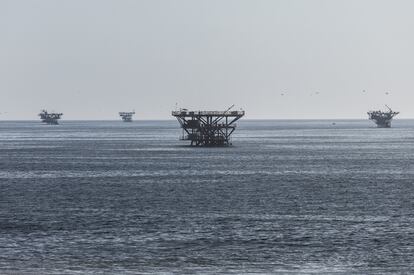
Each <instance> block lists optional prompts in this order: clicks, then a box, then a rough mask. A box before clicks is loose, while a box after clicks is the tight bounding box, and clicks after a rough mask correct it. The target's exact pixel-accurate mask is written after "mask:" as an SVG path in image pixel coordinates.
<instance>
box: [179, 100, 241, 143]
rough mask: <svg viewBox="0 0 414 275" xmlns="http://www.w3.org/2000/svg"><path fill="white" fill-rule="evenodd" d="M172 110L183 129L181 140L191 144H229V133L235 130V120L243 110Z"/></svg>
mask: <svg viewBox="0 0 414 275" xmlns="http://www.w3.org/2000/svg"><path fill="white" fill-rule="evenodd" d="M233 107H234V105H232V106H231V107H230V108H228V109H227V110H226V111H224V112H223V111H188V110H187V109H180V110H179V111H173V112H172V115H173V116H174V117H176V118H177V120H178V122H179V123H180V125H181V128H182V129H183V133H182V136H181V140H190V141H191V146H229V145H231V138H230V137H231V134H233V132H234V130H236V123H235V122H236V121H237V120H239V119H240V118H241V117H243V116H244V114H245V113H244V111H243V110H241V111H231V109H232V108H233Z"/></svg>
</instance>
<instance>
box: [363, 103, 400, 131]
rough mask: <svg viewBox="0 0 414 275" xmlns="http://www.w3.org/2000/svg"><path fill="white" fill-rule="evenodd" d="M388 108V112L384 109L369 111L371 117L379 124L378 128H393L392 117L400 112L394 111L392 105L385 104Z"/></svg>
mask: <svg viewBox="0 0 414 275" xmlns="http://www.w3.org/2000/svg"><path fill="white" fill-rule="evenodd" d="M385 107H387V108H388V112H383V111H369V112H368V116H369V119H370V120H372V121H374V122H375V124H377V127H378V128H391V121H392V119H393V118H394V117H395V116H396V115H398V114H399V112H394V111H393V110H391V108H390V107H388V106H387V105H385Z"/></svg>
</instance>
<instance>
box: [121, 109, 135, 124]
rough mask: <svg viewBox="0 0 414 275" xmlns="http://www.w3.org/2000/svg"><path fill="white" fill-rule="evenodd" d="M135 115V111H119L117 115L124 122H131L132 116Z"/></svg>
mask: <svg viewBox="0 0 414 275" xmlns="http://www.w3.org/2000/svg"><path fill="white" fill-rule="evenodd" d="M133 115H135V111H132V112H119V116H120V117H121V118H122V121H124V122H132V116H133Z"/></svg>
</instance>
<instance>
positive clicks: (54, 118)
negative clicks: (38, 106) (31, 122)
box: [39, 110, 63, 125]
mask: <svg viewBox="0 0 414 275" xmlns="http://www.w3.org/2000/svg"><path fill="white" fill-rule="evenodd" d="M39 116H40V120H41V121H42V122H43V123H46V124H50V125H57V124H59V119H60V118H61V117H62V116H63V114H62V113H49V112H48V111H46V110H42V111H41V112H40V114H39Z"/></svg>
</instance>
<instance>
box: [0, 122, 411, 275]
mask: <svg viewBox="0 0 414 275" xmlns="http://www.w3.org/2000/svg"><path fill="white" fill-rule="evenodd" d="M374 126H375V125H374V124H373V123H372V122H370V121H368V120H241V121H240V123H238V129H237V130H236V131H235V133H234V135H233V141H232V142H233V146H231V147H223V148H193V147H189V146H188V143H187V142H184V141H180V140H179V139H178V137H179V136H180V134H181V131H180V129H179V125H178V123H177V122H176V121H174V120H171V121H135V122H133V123H123V122H120V121H65V120H63V121H62V122H61V124H60V125H58V126H49V125H42V124H40V123H39V122H37V121H1V122H0V274H242V273H243V274H277V273H283V274H285V273H291V274H297V273H303V274H309V273H311V274H312V273H314V274H320V273H329V274H333V273H334V274H349V273H352V274H387V273H389V274H395V273H414V120H403V119H399V120H395V121H394V122H393V128H391V129H377V128H375V127H374Z"/></svg>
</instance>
